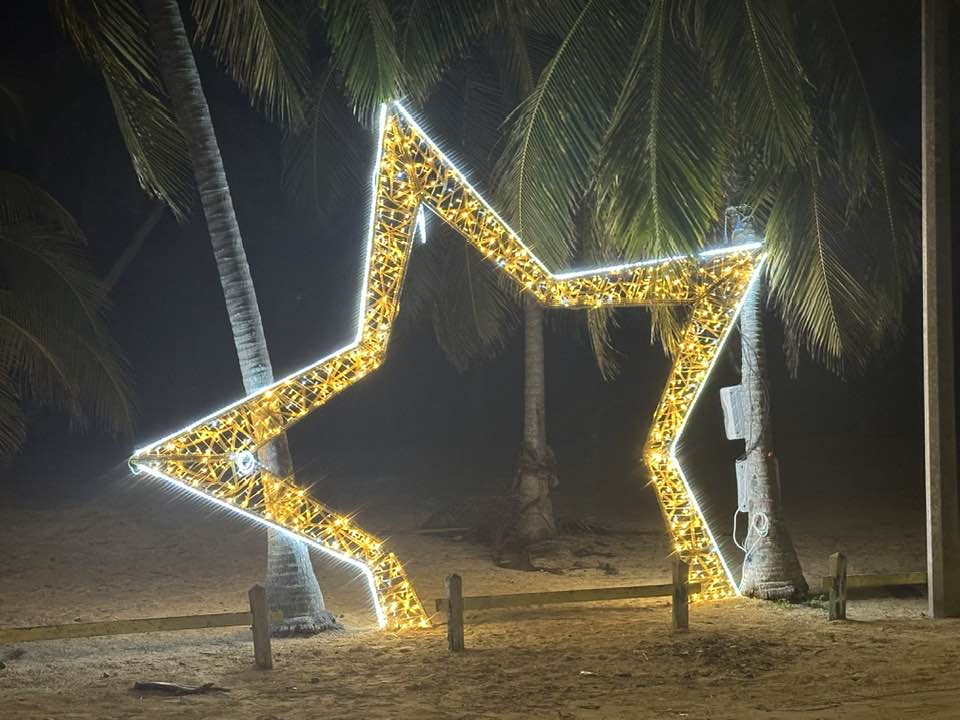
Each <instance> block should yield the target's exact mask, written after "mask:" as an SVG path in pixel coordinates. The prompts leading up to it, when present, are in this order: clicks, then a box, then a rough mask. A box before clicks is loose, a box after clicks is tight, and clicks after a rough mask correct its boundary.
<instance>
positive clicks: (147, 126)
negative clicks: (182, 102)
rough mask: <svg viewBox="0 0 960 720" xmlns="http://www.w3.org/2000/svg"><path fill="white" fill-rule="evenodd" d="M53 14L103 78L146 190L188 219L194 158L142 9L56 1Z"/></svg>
mask: <svg viewBox="0 0 960 720" xmlns="http://www.w3.org/2000/svg"><path fill="white" fill-rule="evenodd" d="M51 10H52V12H53V14H54V17H55V19H56V21H57V24H58V25H59V26H60V28H61V30H62V31H63V32H64V34H65V35H67V36H68V37H69V38H70V39H71V40H72V41H73V43H74V45H75V46H76V47H77V49H78V50H79V51H80V54H81V55H82V56H83V58H84V59H85V60H87V61H88V62H90V63H92V64H93V65H95V66H96V67H97V68H98V69H99V70H100V72H101V74H102V75H103V79H104V82H105V83H106V86H107V91H108V93H109V96H110V101H111V102H112V103H113V108H114V112H115V114H116V116H117V123H118V125H119V128H120V133H121V135H122V137H123V141H124V143H125V144H126V146H127V152H128V153H129V155H130V159H131V161H132V163H133V168H134V171H135V172H136V175H137V179H138V180H139V182H140V185H141V187H143V189H144V190H145V191H146V192H147V193H148V194H150V195H151V196H153V197H156V198H159V199H161V200H163V201H164V202H165V203H166V204H167V205H169V206H170V209H171V210H172V211H173V213H174V214H175V215H176V216H177V217H178V218H183V217H185V216H186V214H187V213H188V211H189V208H190V205H191V202H192V199H193V174H192V172H193V171H192V166H191V164H190V156H189V153H188V151H187V147H186V144H185V142H184V140H183V136H182V135H181V133H180V130H179V128H178V127H177V123H176V120H175V119H174V117H173V114H172V113H171V112H170V110H169V108H168V107H167V105H166V102H165V96H164V94H163V91H162V89H161V88H162V83H161V82H160V80H159V70H158V67H157V60H156V57H155V55H154V52H153V50H152V48H151V47H150V43H149V42H148V40H147V22H146V20H145V18H144V17H143V15H142V14H141V12H140V10H139V8H138V7H137V5H136V4H135V3H133V2H131V0H86V2H82V3H75V2H69V1H68V0H57V1H56V2H53V3H52V4H51Z"/></svg>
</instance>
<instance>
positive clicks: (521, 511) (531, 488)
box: [514, 297, 557, 545]
mask: <svg viewBox="0 0 960 720" xmlns="http://www.w3.org/2000/svg"><path fill="white" fill-rule="evenodd" d="M523 319H524V348H523V350H524V352H523V363H524V365H523V447H522V449H521V451H520V462H519V465H518V467H517V477H516V482H515V485H514V495H515V497H516V502H517V514H518V518H517V526H516V528H515V540H516V541H517V542H518V543H520V544H525V545H526V544H530V543H535V542H538V541H540V540H545V539H547V538H551V537H554V536H555V535H556V534H557V523H556V520H555V519H554V516H553V503H552V502H551V500H550V491H551V490H552V489H553V488H555V487H556V485H557V473H556V466H555V462H554V459H553V452H552V451H551V450H550V446H549V445H547V423H546V377H545V372H544V351H543V307H542V306H541V305H540V303H538V302H537V301H536V300H535V299H533V298H532V297H525V298H524V305H523Z"/></svg>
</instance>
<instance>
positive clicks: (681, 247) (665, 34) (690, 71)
mask: <svg viewBox="0 0 960 720" xmlns="http://www.w3.org/2000/svg"><path fill="white" fill-rule="evenodd" d="M719 117H720V112H719V109H718V107H717V105H716V103H715V102H714V95H713V93H712V91H711V88H710V83H709V78H708V76H707V71H706V69H705V67H703V65H702V64H701V63H700V62H699V60H698V58H697V56H696V55H695V53H694V51H693V48H692V47H691V46H690V45H689V44H688V42H687V39H686V37H685V36H684V35H683V34H682V33H679V32H677V31H675V29H674V27H673V25H672V23H671V17H670V11H669V7H668V5H667V3H666V2H665V1H664V0H655V1H654V2H652V3H651V5H650V8H649V10H648V12H647V15H646V18H645V21H644V27H643V29H642V33H641V34H640V37H639V41H638V42H637V43H636V45H635V50H634V53H633V57H632V58H631V60H630V65H629V68H628V70H627V75H626V79H625V82H624V85H623V89H622V92H621V93H620V97H619V99H618V101H617V104H616V106H615V108H614V111H613V115H612V118H611V123H610V131H609V134H608V136H607V138H606V142H605V144H604V148H603V165H602V168H601V211H600V212H601V214H602V216H604V217H605V218H607V222H608V223H609V229H608V233H609V234H610V235H611V237H612V238H613V242H614V243H615V244H617V245H618V246H619V247H620V249H621V252H622V253H623V254H624V255H626V256H627V257H629V258H637V257H658V256H664V255H674V254H677V253H683V252H690V251H693V250H696V249H698V248H699V247H700V246H701V245H702V243H703V238H704V236H705V235H706V233H707V231H708V230H709V228H710V227H712V226H713V225H715V224H716V222H717V217H718V216H717V213H718V208H719V207H720V206H721V205H722V203H723V200H724V196H723V191H724V183H723V181H724V170H725V167H726V164H727V157H726V155H727V152H728V151H727V148H726V136H725V134H724V132H723V127H722V125H721V124H720V122H719Z"/></svg>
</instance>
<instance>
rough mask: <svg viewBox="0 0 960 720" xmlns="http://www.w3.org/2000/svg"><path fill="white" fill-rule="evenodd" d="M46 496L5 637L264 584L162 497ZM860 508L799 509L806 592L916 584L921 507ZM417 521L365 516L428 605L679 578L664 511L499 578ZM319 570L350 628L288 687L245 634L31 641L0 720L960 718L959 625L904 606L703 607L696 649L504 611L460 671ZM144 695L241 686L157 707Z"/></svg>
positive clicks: (196, 512)
mask: <svg viewBox="0 0 960 720" xmlns="http://www.w3.org/2000/svg"><path fill="white" fill-rule="evenodd" d="M353 489H354V490H357V488H353ZM361 490H364V489H363V488H361ZM366 490H369V488H366ZM47 495H48V494H45V493H44V492H43V491H42V490H39V491H35V492H34V493H33V494H22V493H21V494H13V493H10V492H8V493H7V494H5V495H3V496H2V497H0V500H2V505H0V547H2V548H3V553H4V560H3V562H2V564H0V573H2V575H0V626H3V627H10V626H22V625H32V624H45V623H62V622H79V621H91V620H104V619H112V618H131V617H150V616H163V615H176V614H191V613H202V612H220V611H232V610H242V609H243V607H244V598H245V596H246V590H247V588H248V587H249V586H250V585H251V584H252V583H253V582H255V581H256V580H257V579H258V578H259V577H260V576H261V573H262V568H263V563H264V559H263V558H264V540H263V533H262V532H261V531H259V530H258V529H257V528H255V527H252V526H249V525H246V524H244V523H243V522H242V521H238V520H237V519H236V518H235V517H233V516H230V515H226V514H224V513H223V512H221V511H214V510H211V509H210V508H208V507H207V506H204V505H200V504H198V503H196V502H190V501H187V500H185V499H184V498H182V497H178V496H176V495H171V494H170V493H169V492H168V491H166V490H165V489H163V488H160V487H157V486H156V485H155V484H152V483H135V482H131V481H129V480H126V479H123V480H120V479H118V480H114V481H110V482H107V483H105V484H101V485H100V486H99V487H98V488H97V489H96V491H95V492H94V493H93V494H92V495H91V494H89V493H88V494H87V496H86V497H79V498H78V497H74V498H72V499H71V498H70V497H69V494H67V496H64V495H63V494H60V495H58V497H57V500H56V502H55V503H53V502H52V501H51V499H50V497H48V496H47ZM569 504H570V506H571V507H572V508H574V509H576V508H577V507H580V505H579V504H578V503H576V502H572V503H569ZM862 505H863V507H862V509H861V512H859V513H858V514H857V517H858V519H857V521H856V522H855V523H851V522H850V521H849V520H848V519H847V517H848V514H847V513H846V509H847V508H848V507H849V504H848V503H844V502H838V503H832V504H831V505H829V506H827V505H824V504H812V505H810V506H809V507H803V506H798V507H794V508H793V515H792V520H793V522H792V527H793V528H794V534H795V537H796V542H797V546H798V550H799V552H800V554H801V559H802V561H803V563H804V567H805V570H806V572H807V573H808V576H809V577H810V579H811V581H813V580H814V578H816V577H818V576H819V575H821V574H822V573H823V572H824V571H825V569H826V556H827V555H828V554H829V553H830V552H833V551H834V550H836V549H843V550H844V551H845V552H847V553H848V554H849V555H850V558H851V560H850V562H851V572H881V571H883V572H889V571H898V570H904V571H906V570H919V569H922V567H923V536H922V515H921V514H920V512H919V505H918V504H917V503H915V502H898V501H895V500H890V499H887V500H886V501H884V502H880V501H874V502H869V503H863V504H862ZM831 508H833V510H831ZM831 513H833V514H831ZM414 515H415V513H414V512H413V511H402V507H401V505H400V504H399V501H397V500H396V498H391V497H387V498H386V499H384V500H383V501H382V504H381V505H380V506H368V507H367V508H366V509H365V511H364V514H363V516H362V522H364V523H365V524H366V525H367V526H370V528H371V529H374V530H379V531H380V532H382V533H384V534H386V535H389V536H390V537H391V543H392V545H393V547H394V548H395V549H396V551H397V552H398V554H399V555H400V557H401V558H402V559H403V560H404V562H405V564H406V565H407V568H408V570H409V572H410V574H411V577H412V578H413V580H414V583H415V585H416V587H417V588H418V590H419V591H420V593H421V595H422V596H423V598H424V599H425V601H427V604H431V605H432V603H431V602H430V601H431V600H432V599H433V598H435V597H439V596H440V595H441V588H442V580H443V577H444V576H445V575H446V574H448V573H450V572H453V571H456V572H460V573H461V574H462V575H463V577H464V579H465V590H466V592H467V593H468V594H481V593H486V592H520V591H531V590H536V589H548V588H551V589H552V588H570V587H591V586H598V585H620V584H635V583H641V582H656V581H664V580H666V579H667V577H668V563H667V553H668V548H667V544H666V542H665V539H664V537H663V535H662V531H661V529H660V526H659V522H660V521H659V518H658V517H657V515H656V512H655V509H654V506H653V505H652V500H651V503H650V504H649V505H647V506H645V507H643V508H640V512H639V513H637V514H631V513H622V514H621V515H620V516H619V517H615V518H612V519H611V520H610V521H609V523H608V527H609V528H610V529H611V532H609V533H606V534H599V535H576V536H572V537H570V538H569V539H568V541H567V543H568V546H569V547H570V548H571V549H572V550H575V551H577V554H576V555H575V557H576V558H577V562H578V563H579V564H580V565H581V566H583V567H577V568H574V567H570V568H568V569H567V570H566V571H565V572H564V573H563V574H562V575H553V574H546V573H521V572H515V571H511V570H507V569H503V568H496V567H494V566H493V564H492V563H491V562H490V558H489V554H488V552H487V551H486V550H485V549H484V547H482V546H481V545H478V544H476V543H475V542H473V541H471V540H470V539H469V538H468V537H462V538H457V537H453V538H450V537H447V538H442V537H436V536H424V535H418V534H415V533H414V532H413V530H414ZM591 553H593V554H591ZM315 565H316V569H317V572H318V576H319V577H320V581H321V584H322V586H323V587H324V590H325V592H326V595H327V601H328V605H329V606H330V608H331V609H332V610H333V611H334V612H336V613H337V614H338V615H339V616H341V618H342V621H343V623H344V624H345V626H346V627H347V628H348V630H347V631H345V632H344V633H340V634H336V635H326V636H321V637H316V638H310V639H300V640H277V641H274V651H275V658H276V669H275V670H274V671H273V672H258V671H256V670H254V669H253V668H252V645H251V641H250V636H249V631H248V630H246V629H243V628H236V629H229V630H208V631H187V632H181V633H158V634H152V635H139V636H121V637H113V638H98V639H89V640H72V641H62V642H61V641H50V642H42V643H32V644H25V645H22V646H20V648H22V650H23V651H24V653H23V655H22V656H20V657H16V658H12V659H7V660H6V661H5V665H6V666H5V668H4V669H2V670H0V718H3V719H4V720H6V718H153V717H160V718H163V717H183V718H238V719H240V720H247V719H250V720H253V719H257V720H274V719H279V718H284V719H287V718H290V719H293V718H314V717H323V718H347V717H351V718H483V717H497V718H527V717H532V718H646V717H650V718H725V717H737V718H751V717H773V718H861V717H863V718H867V717H870V718H877V717H880V718H886V717H891V718H899V717H924V718H932V717H936V718H941V717H942V718H952V717H960V662H958V661H960V643H958V640H960V622H956V621H943V622H936V623H934V622H932V621H929V620H927V619H925V618H924V617H923V611H924V609H925V601H924V599H923V598H920V597H917V596H910V595H909V594H907V595H906V596H905V597H903V596H901V597H889V596H888V597H880V598H866V599H855V600H853V601H852V602H851V605H850V617H851V620H850V621H849V622H846V623H828V622H827V621H826V618H825V613H824V611H823V609H822V608H821V607H817V606H816V605H815V604H811V605H802V606H785V605H777V604H771V603H759V602H754V601H750V600H745V599H732V600H728V601H723V602H720V603H709V604H701V605H697V606H694V607H693V608H692V610H691V627H690V631H689V633H685V634H675V633H673V632H672V631H671V630H670V626H669V618H670V613H669V607H668V605H667V604H666V602H664V601H660V600H658V601H636V602H620V603H605V604H592V605H586V604H582V605H569V606H553V607H548V608H530V609H520V610H511V611H491V612H486V613H477V614H473V615H468V618H467V623H468V627H467V631H466V642H467V647H468V650H467V651H466V652H465V653H463V654H459V655H454V654H451V653H449V652H447V650H446V641H445V635H444V628H443V627H438V628H436V629H433V630H429V631H419V632H410V633H404V634H400V635H396V634H390V633H382V632H379V631H376V630H375V629H373V627H372V626H373V615H372V611H371V610H370V607H369V603H368V601H367V598H366V597H365V594H364V588H363V586H362V585H361V584H360V583H359V582H358V581H357V579H356V578H355V577H352V575H351V573H350V572H348V571H346V570H344V569H343V568H342V567H336V566H332V565H330V564H329V563H327V562H325V561H324V560H322V559H320V558H316V559H315ZM601 565H604V566H607V567H606V568H603V567H600V566H601ZM612 572H615V573H616V574H611V573H612ZM812 584H813V583H812ZM12 649H13V648H9V647H7V648H0V653H7V654H9V653H10V651H11V650H12ZM137 680H167V681H173V682H179V683H184V684H199V683H203V682H215V683H216V684H218V685H220V686H223V687H225V688H228V689H229V692H226V693H218V694H215V695H205V696H192V697H185V698H173V699H171V698H165V697H155V696H142V694H141V693H137V692H135V691H133V690H132V689H131V688H132V685H133V683H134V682H135V681H137Z"/></svg>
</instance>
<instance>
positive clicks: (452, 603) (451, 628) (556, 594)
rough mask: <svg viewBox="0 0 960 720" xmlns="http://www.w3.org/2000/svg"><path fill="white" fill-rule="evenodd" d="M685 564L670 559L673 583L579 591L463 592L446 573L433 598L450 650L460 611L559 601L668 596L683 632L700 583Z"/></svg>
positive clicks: (457, 640)
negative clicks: (442, 591) (443, 592)
mask: <svg viewBox="0 0 960 720" xmlns="http://www.w3.org/2000/svg"><path fill="white" fill-rule="evenodd" d="M689 573H690V568H689V566H688V565H687V564H686V563H685V562H682V561H680V560H674V565H673V582H671V583H663V584H661V585H626V586H620V587H605V588H589V589H583V590H552V591H547V592H534V593H512V594H508V595H464V594H463V578H461V577H460V576H459V575H450V576H448V577H447V578H446V580H445V581H444V585H445V586H446V588H447V597H445V598H437V599H436V600H434V606H435V607H436V609H437V612H440V613H443V614H444V615H446V617H447V647H448V648H449V649H450V650H451V651H452V652H460V651H462V650H463V649H464V640H463V626H464V612H466V611H468V610H493V609H495V608H512V607H529V606H532V605H555V604H559V603H582V602H598V601H604V600H632V599H634V598H652V597H669V598H671V599H672V601H671V608H672V610H671V614H672V623H673V629H674V630H679V631H685V630H687V628H688V627H689V610H688V607H689V599H690V594H691V593H698V592H700V583H691V582H689V580H688V578H689Z"/></svg>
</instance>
